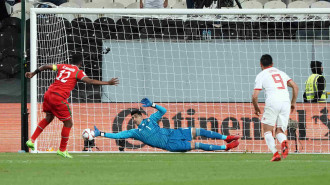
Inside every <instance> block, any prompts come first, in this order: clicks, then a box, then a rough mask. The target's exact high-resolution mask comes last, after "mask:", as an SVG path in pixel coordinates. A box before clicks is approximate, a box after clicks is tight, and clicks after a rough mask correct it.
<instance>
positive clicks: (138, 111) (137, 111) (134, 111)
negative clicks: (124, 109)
mask: <svg viewBox="0 0 330 185" xmlns="http://www.w3.org/2000/svg"><path fill="white" fill-rule="evenodd" d="M134 114H138V115H140V116H142V113H141V111H140V110H139V109H133V110H132V111H131V116H133V115H134Z"/></svg>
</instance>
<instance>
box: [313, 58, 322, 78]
mask: <svg viewBox="0 0 330 185" xmlns="http://www.w3.org/2000/svg"><path fill="white" fill-rule="evenodd" d="M321 68H322V62H320V61H311V70H312V73H313V74H320V75H321V74H322V70H321Z"/></svg>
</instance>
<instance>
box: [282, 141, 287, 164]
mask: <svg viewBox="0 0 330 185" xmlns="http://www.w3.org/2000/svg"><path fill="white" fill-rule="evenodd" d="M281 150H282V158H283V159H285V158H286V157H287V156H288V154H289V147H288V142H287V141H286V140H285V141H283V142H282V144H281Z"/></svg>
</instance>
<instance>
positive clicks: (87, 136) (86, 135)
mask: <svg viewBox="0 0 330 185" xmlns="http://www.w3.org/2000/svg"><path fill="white" fill-rule="evenodd" d="M82 138H83V139H84V140H89V141H92V140H93V139H94V138H95V133H94V131H93V130H91V129H89V128H86V129H85V130H84V131H83V133H82Z"/></svg>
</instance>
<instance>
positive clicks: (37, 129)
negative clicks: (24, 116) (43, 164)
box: [31, 118, 49, 143]
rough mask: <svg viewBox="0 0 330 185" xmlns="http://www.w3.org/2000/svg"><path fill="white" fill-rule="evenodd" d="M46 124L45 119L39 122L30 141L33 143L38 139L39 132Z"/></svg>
mask: <svg viewBox="0 0 330 185" xmlns="http://www.w3.org/2000/svg"><path fill="white" fill-rule="evenodd" d="M48 124H49V123H48V122H47V120H46V119H45V118H44V119H43V120H41V121H40V122H39V124H38V126H37V128H36V130H35V131H34V133H33V135H32V136H31V141H32V142H33V143H34V141H35V140H36V139H37V138H38V136H39V135H40V134H41V132H42V131H43V130H44V129H45V128H46V126H47V125H48Z"/></svg>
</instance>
